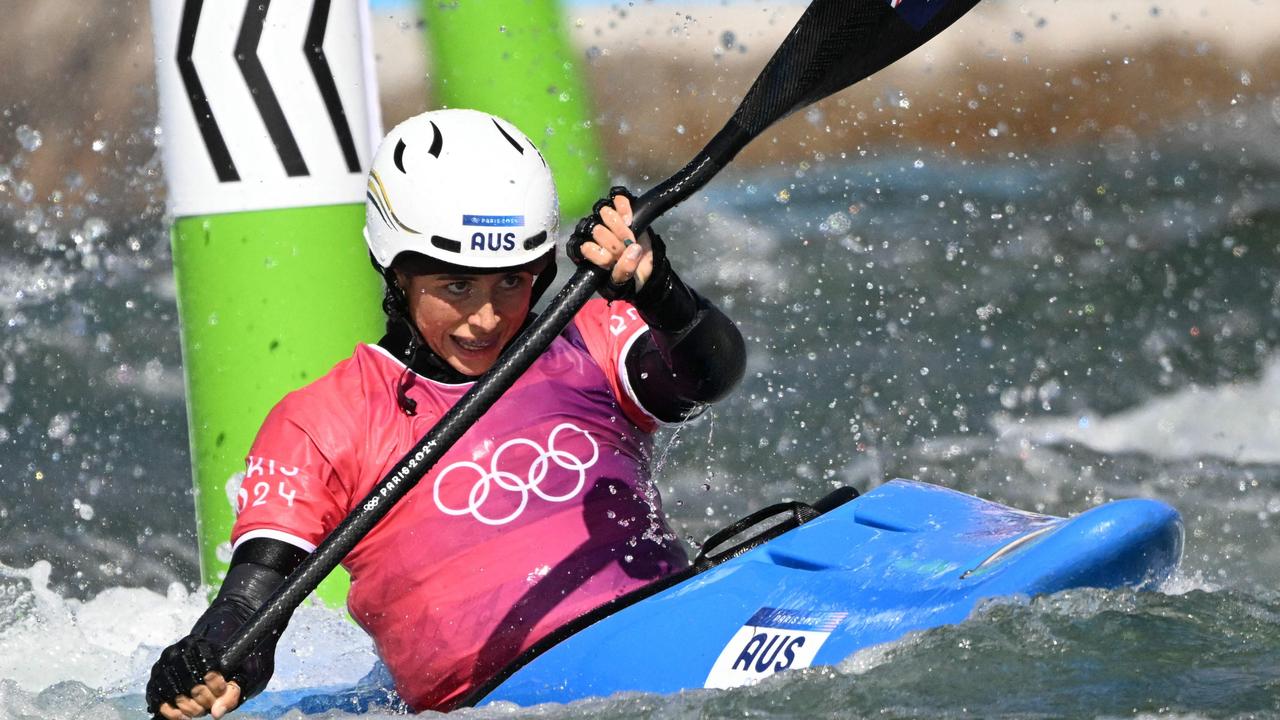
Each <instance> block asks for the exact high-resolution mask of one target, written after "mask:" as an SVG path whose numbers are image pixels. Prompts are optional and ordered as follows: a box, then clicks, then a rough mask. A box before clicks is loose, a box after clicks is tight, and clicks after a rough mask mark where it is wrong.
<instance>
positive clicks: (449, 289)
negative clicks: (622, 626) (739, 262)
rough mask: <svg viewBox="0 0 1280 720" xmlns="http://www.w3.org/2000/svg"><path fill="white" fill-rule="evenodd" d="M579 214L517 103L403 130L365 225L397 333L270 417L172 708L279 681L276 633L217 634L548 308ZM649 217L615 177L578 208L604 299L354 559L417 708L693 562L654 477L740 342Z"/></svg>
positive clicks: (174, 653) (573, 252)
mask: <svg viewBox="0 0 1280 720" xmlns="http://www.w3.org/2000/svg"><path fill="white" fill-rule="evenodd" d="M558 215H559V209H558V203H557V199H556V192H555V187H554V184H553V183H552V179H551V173H550V171H549V170H548V168H547V165H546V162H545V161H544V160H543V158H542V156H541V154H540V153H539V152H538V150H537V149H536V148H535V147H534V145H533V143H532V142H530V141H529V139H528V138H527V137H525V136H524V135H523V134H522V133H521V132H520V131H519V130H517V129H516V128H515V127H514V126H512V125H511V124H509V123H507V122H505V121H504V120H501V119H499V118H496V117H493V116H491V115H487V114H484V113H480V112H476V111H471V110H443V111H436V112H430V113H426V114H423V115H419V116H417V117H414V118H412V119H410V120H408V121H406V122H404V123H403V124H401V125H399V126H398V127H396V128H395V129H394V130H392V131H391V132H390V133H389V134H388V135H387V137H386V139H385V140H384V141H383V143H382V145H381V146H380V148H379V149H378V152H377V154H376V157H375V159H374V163H373V169H372V171H371V172H370V175H369V193H368V201H367V222H366V226H365V238H366V241H367V243H368V246H369V251H370V254H371V256H372V258H373V261H374V265H375V267H376V268H377V269H378V270H379V271H380V272H381V273H382V275H383V277H384V278H385V280H386V296H385V298H384V300H383V308H384V310H385V311H386V314H387V332H386V335H385V336H384V337H383V338H382V339H381V340H380V341H379V342H378V343H377V344H376V345H360V346H358V347H357V348H356V349H355V352H354V354H353V355H352V356H351V357H350V358H348V359H346V360H344V361H342V362H340V363H339V364H338V365H337V366H335V367H334V368H333V370H331V371H330V372H329V373H328V374H327V375H325V376H324V377H322V378H320V379H319V380H317V381H315V382H313V383H311V384H310V385H308V386H306V387H304V388H302V389H301V390H298V391H296V392H293V393H290V394H289V395H287V396H286V397H285V398H284V399H283V400H282V401H281V402H280V403H279V404H278V405H277V406H276V407H275V408H274V409H273V410H272V411H271V413H270V414H269V415H268V417H267V419H266V421H265V422H264V424H263V426H262V428H261V430H260V431H259V433H258V436H257V438H256V440H255V441H254V444H253V447H252V449H251V450H250V451H249V456H248V465H247V468H246V470H245V473H244V480H243V483H242V485H241V487H240V490H239V501H238V508H237V510H238V517H237V520H236V523H235V527H234V529H233V531H232V538H231V539H232V542H233V547H234V551H233V555H232V560H231V567H230V569H229V570H228V572H227V576H226V580H225V581H224V583H223V585H222V587H221V589H220V591H219V593H218V596H217V598H216V599H215V600H214V602H213V604H212V605H211V606H210V608H209V610H208V611H207V612H206V613H205V614H204V615H203V616H202V617H201V618H200V620H199V621H198V622H197V623H196V626H195V628H194V629H193V630H192V632H191V634H190V635H188V636H187V637H186V638H183V639H182V640H180V641H179V642H177V643H175V644H174V645H172V646H170V647H169V648H168V649H166V650H165V651H164V653H163V654H162V655H161V657H160V659H159V661H158V662H157V663H156V665H155V667H154V668H153V670H152V676H151V681H150V683H149V684H148V687H147V701H148V709H149V710H150V711H151V712H159V713H160V714H161V715H163V716H164V717H166V718H173V719H176V718H181V717H195V716H199V715H203V714H204V713H206V712H212V714H213V715H214V716H215V717H220V716H221V715H223V714H224V713H226V712H227V711H229V710H231V709H233V708H235V707H236V706H237V705H238V704H239V703H240V702H242V701H243V700H244V699H245V698H247V697H251V696H252V695H253V694H255V693H257V692H259V691H261V690H262V689H263V688H264V687H265V686H266V684H267V681H268V680H269V679H270V677H271V674H272V671H273V667H274V666H273V655H274V652H275V642H274V640H273V641H271V642H269V643H264V644H263V645H261V646H259V647H258V648H257V649H256V650H255V652H254V653H253V654H252V655H251V657H250V658H249V660H248V661H247V662H245V663H244V665H243V666H242V667H240V668H235V669H233V670H232V671H231V672H230V673H229V674H228V677H227V678H223V676H222V675H221V674H219V673H218V672H216V671H214V670H213V668H214V666H215V662H216V660H215V658H216V657H217V655H218V653H219V651H220V648H221V647H222V646H223V645H224V644H225V643H226V642H227V641H228V639H229V638H230V637H232V636H233V634H234V633H235V631H236V630H237V629H238V628H239V627H240V625H241V624H243V623H244V621H245V620H246V619H247V618H248V617H249V616H250V615H251V614H252V613H253V611H254V610H256V609H257V608H258V607H259V606H260V605H261V604H262V603H263V602H264V601H265V600H266V598H267V597H268V596H269V595H270V594H271V592H272V591H274V590H275V589H276V588H277V587H278V586H279V585H280V583H281V582H282V581H283V579H284V577H285V576H286V575H287V574H288V573H289V572H290V571H291V570H292V569H293V568H295V567H296V566H297V565H298V563H300V562H301V561H302V559H303V558H304V557H305V556H306V555H307V553H309V552H311V551H312V550H314V549H315V547H316V545H317V544H318V543H320V542H321V541H322V540H323V539H324V537H325V536H326V534H328V532H329V531H330V530H332V529H333V527H334V526H335V525H336V524H337V523H338V522H339V521H340V520H341V519H342V518H343V517H344V516H346V514H347V513H348V512H349V511H350V510H352V509H353V507H354V505H355V504H356V503H359V502H360V501H362V499H363V498H364V497H365V495H366V493H368V492H369V490H370V489H371V488H372V487H373V486H374V485H375V484H376V483H377V482H378V481H379V480H380V479H381V478H382V477H383V476H384V475H385V474H386V473H387V472H388V471H389V470H390V469H391V468H392V467H394V466H395V465H396V463H397V462H398V461H399V460H400V458H401V457H402V456H403V455H404V453H405V452H406V451H407V450H408V449H409V448H410V447H412V446H413V445H414V443H416V442H417V441H418V439H419V438H421V437H422V436H423V435H425V434H426V432H427V431H428V430H430V429H431V427H432V426H433V424H434V423H435V422H436V421H437V420H438V419H439V418H440V416H441V415H442V414H443V413H444V412H445V411H446V410H447V409H448V408H449V407H451V406H452V405H453V404H454V403H455V402H456V401H457V400H458V399H459V398H460V397H461V396H462V394H463V393H464V392H466V390H467V389H468V388H469V387H470V385H471V383H472V382H473V381H474V380H475V378H476V377H477V376H479V375H481V374H483V373H484V372H485V371H486V370H488V369H489V368H490V367H491V366H492V365H493V364H494V362H495V361H496V360H497V359H498V356H499V354H500V353H501V351H502V350H503V348H505V347H506V346H507V344H508V343H509V342H511V340H512V338H514V337H515V336H516V334H517V333H518V332H519V331H520V329H521V328H523V327H524V326H525V325H526V324H527V323H528V322H529V320H530V308H531V307H532V306H533V304H534V303H535V302H536V301H537V299H538V297H539V296H540V295H541V294H542V293H543V292H544V291H545V290H546V289H547V287H548V286H549V284H550V282H551V279H552V277H553V275H554V274H555V258H554V256H555V234H556V225H557V221H558ZM630 220H631V198H630V196H629V195H628V194H627V193H626V192H625V191H624V190H621V189H615V191H614V192H612V193H611V194H610V197H609V198H608V199H606V200H602V201H601V202H599V203H597V204H596V208H595V211H594V212H593V214H592V215H591V216H590V217H588V218H587V219H586V220H584V221H583V222H582V223H579V225H578V227H577V228H576V229H575V231H574V233H573V235H572V237H571V239H570V241H569V245H568V251H569V254H570V257H572V258H573V259H574V260H575V261H576V262H579V263H582V262H590V263H593V264H595V265H597V266H599V267H601V268H605V269H609V270H610V271H611V278H610V279H611V282H610V284H609V285H608V286H607V287H606V289H605V290H604V291H602V294H603V295H605V296H606V297H605V298H597V299H593V300H592V301H590V302H588V303H587V305H586V306H585V307H584V308H583V309H582V310H581V311H580V312H579V313H578V314H577V316H576V317H575V318H574V321H573V322H572V323H571V324H570V326H569V327H568V328H567V329H566V330H565V331H564V332H563V333H562V334H561V335H560V336H559V337H558V338H557V339H556V340H555V341H554V342H553V343H552V345H551V347H550V348H549V349H548V350H547V351H546V352H545V353H544V354H543V355H542V356H541V357H540V358H539V359H538V360H537V361H536V362H535V363H534V364H533V366H532V367H531V368H530V369H529V370H528V371H527V372H525V373H524V375H523V376H522V377H521V378H520V379H519V380H518V381H517V382H516V383H515V385H514V386H513V387H512V388H511V389H510V390H508V391H507V392H506V394H505V395H504V396H503V397H502V398H501V399H500V400H499V401H498V402H497V403H496V404H495V405H494V406H493V408H492V409H491V410H490V411H489V412H488V413H486V414H485V415H484V416H483V417H482V418H481V419H480V420H479V421H477V422H476V424H475V425H474V426H472V427H471V428H470V430H468V431H467V433H466V434H465V435H464V436H463V437H462V439H461V440H460V441H459V442H458V443H457V444H456V445H455V446H454V447H453V448H452V449H451V450H450V451H449V452H448V453H447V454H446V455H445V456H444V457H443V458H442V459H441V461H440V462H439V463H437V465H436V466H435V468H434V469H433V470H432V472H430V473H428V474H427V476H426V477H425V478H423V480H422V482H421V483H420V485H419V487H417V488H416V489H415V490H414V491H413V492H411V493H410V494H409V495H407V496H406V497H405V498H404V499H403V500H402V501H401V502H400V503H399V504H398V505H397V506H396V507H395V508H394V509H392V510H391V511H390V512H389V513H388V514H387V516H386V517H385V518H383V520H382V521H381V523H380V524H379V525H378V526H377V527H375V528H374V529H373V531H372V532H370V533H369V535H368V536H366V537H365V538H364V539H363V540H362V541H361V542H360V543H359V544H358V545H357V546H356V547H355V549H354V550H353V551H352V552H351V554H350V555H348V556H347V558H346V560H345V561H344V563H343V565H344V566H345V567H346V568H347V570H348V571H349V572H350V574H351V579H352V584H351V590H350V593H349V595H348V601H347V607H348V609H349V611H350V612H351V615H352V617H353V618H355V620H356V622H358V623H359V624H360V625H361V626H362V627H363V628H364V629H365V630H366V631H368V633H369V634H370V635H371V636H372V637H373V640H374V643H375V645H376V647H377V650H378V654H379V655H380V656H381V658H382V659H383V661H384V662H385V663H386V664H387V666H388V668H389V669H390V671H391V674H392V677H393V678H394V680H395V683H396V688H397V690H398V692H399V694H400V696H401V698H403V700H404V701H405V702H406V703H407V704H408V705H409V706H410V707H412V708H413V709H414V710H418V711H421V710H427V709H434V710H444V709H449V708H451V707H453V705H454V704H456V703H457V702H458V701H460V700H461V699H463V698H464V697H465V696H466V695H467V693H468V692H469V691H470V690H472V689H473V688H475V687H477V686H478V685H480V684H483V683H484V682H485V681H486V680H488V679H489V678H491V677H492V676H493V675H495V674H496V673H497V672H498V671H499V670H501V669H502V668H503V667H504V666H505V665H506V664H507V663H508V662H510V661H511V660H513V659H514V658H515V657H516V656H517V655H519V653H520V652H521V651H523V650H524V649H526V648H528V647H529V646H530V645H532V644H533V643H535V642H537V641H538V640H539V639H540V638H542V637H544V636H546V635H547V634H548V633H550V632H551V631H553V630H555V629H556V628H557V627H559V626H561V625H563V624H564V623H566V622H568V621H570V620H572V619H574V618H576V617H578V616H580V615H582V614H584V613H586V612H588V611H590V610H592V609H593V608H596V607H598V606H600V605H601V604H603V603H605V602H607V601H609V600H611V599H613V598H615V597H617V596H619V595H622V594H624V593H627V592H629V591H631V590H635V589H637V588H639V587H641V586H643V585H645V584H647V583H649V582H652V581H653V580H656V579H658V578H661V577H663V576H665V575H667V574H670V573H672V572H674V571H676V570H679V569H680V568H682V567H684V566H685V565H686V564H687V559H686V557H685V554H684V551H683V549H682V547H681V545H680V543H679V541H678V539H677V538H676V537H675V535H674V533H672V531H671V530H670V528H669V527H668V525H667V523H666V520H665V518H664V516H663V513H662V508H661V504H660V499H659V495H658V491H657V488H656V487H655V486H654V484H653V483H652V482H651V480H650V476H649V472H650V452H651V447H652V434H653V433H654V431H655V430H656V429H657V428H658V427H659V425H660V424H661V423H663V422H677V421H680V420H682V419H684V418H686V417H688V416H689V415H690V414H691V413H693V412H696V411H697V409H698V408H700V407H702V406H703V405H705V404H706V403H709V402H711V401H714V400H717V399H719V398H721V397H723V396H724V395H725V394H726V393H727V392H728V391H729V390H730V389H731V388H732V387H733V386H734V384H735V383H736V382H737V381H738V380H739V379H740V378H741V376H742V373H743V369H744V363H745V356H744V348H743V341H742V337H741V335H740V334H739V332H738V330H737V328H736V327H735V326H734V324H733V323H732V321H730V320H729V319H728V318H727V317H726V316H725V315H724V314H723V313H722V312H720V311H719V310H718V309H716V308H715V307H714V306H713V305H712V304H711V303H710V302H708V301H707V300H706V299H705V298H702V297H701V296H699V295H698V294H696V293H695V292H693V291H692V290H691V289H689V288H688V287H687V286H686V285H685V284H684V283H683V282H682V281H681V280H680V279H679V278H678V277H677V276H676V274H675V272H673V271H672V269H671V265H670V262H669V261H668V259H667V257H666V255H665V252H664V246H663V243H662V241H661V240H660V239H659V238H658V236H657V235H656V234H652V233H646V234H645V235H644V236H643V237H641V238H639V239H638V240H637V239H636V238H635V236H634V234H633V233H632V232H631V230H630V229H629V227H628V225H629V223H630ZM298 322H304V323H305V322H320V323H323V322H326V320H325V318H323V317H311V318H298Z"/></svg>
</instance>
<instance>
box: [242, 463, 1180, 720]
mask: <svg viewBox="0 0 1280 720" xmlns="http://www.w3.org/2000/svg"><path fill="white" fill-rule="evenodd" d="M849 495H850V496H852V495H854V493H852V492H850V493H849ZM777 532H778V531H777V530H773V531H770V530H766V531H765V532H764V533H761V536H762V537H761V538H760V540H761V541H762V542H760V544H758V545H756V546H754V547H752V548H751V549H748V550H746V551H745V552H742V553H741V554H737V552H734V551H730V552H726V553H723V554H722V555H721V556H720V557H715V556H713V557H712V562H719V564H717V565H714V566H713V567H710V568H708V569H703V568H704V567H705V566H706V565H708V564H710V563H707V562H701V563H699V565H700V566H699V567H697V568H694V569H691V570H690V571H687V572H686V573H682V574H681V575H679V576H677V577H672V578H669V579H668V580H665V581H659V583H657V584H655V585H654V586H651V587H649V588H645V589H642V590H640V591H638V592H636V593H633V594H632V595H628V596H624V597H622V598H619V599H618V600H615V601H614V602H612V603H609V604H608V605H607V606H605V607H603V608H601V609H600V610H598V611H596V612H593V613H591V614H590V615H588V616H586V617H584V618H582V619H580V620H579V621H578V622H575V623H573V624H571V625H570V626H569V627H566V628H563V629H562V630H561V631H557V632H556V633H554V634H553V635H552V636H551V637H549V638H546V639H545V640H544V641H543V642H540V643H538V644H537V645H535V646H534V647H532V648H530V649H529V650H528V651H526V652H525V653H524V654H523V655H521V657H520V658H518V659H517V660H516V661H515V662H514V663H512V665H511V666H509V667H508V668H507V670H506V671H505V672H503V673H502V674H500V675H499V676H498V677H496V678H495V679H494V680H493V681H492V682H490V683H489V684H487V685H486V686H484V687H481V688H479V689H478V690H477V691H476V692H475V693H473V694H472V695H471V696H470V697H469V698H468V699H467V701H466V702H465V703H464V704H466V705H472V704H481V705H482V704H488V703H491V702H499V701H502V702H513V703H516V704H519V705H534V704H538V703H544V702H561V703H563V702H570V701H573V700H576V699H579V698H585V697H591V696H607V695H612V694H614V693H617V692H621V691H639V692H653V693H672V692H677V691H680V690H684V689H688V688H700V687H711V688H723V687H733V686H738V685H746V684H751V683H754V682H758V681H759V680H761V679H763V678H766V677H769V676H770V675H773V674H775V673H777V672H781V671H783V670H788V669H795V668H802V667H809V666H816V665H830V664H835V663H838V662H840V661H842V660H844V659H845V658H847V657H849V656H850V655H852V654H853V653H855V652H857V651H858V650H860V649H863V648H866V647H870V646H873V645H877V644H880V643H885V642H890V641H893V640H897V639H899V638H901V637H902V636H903V635H905V634H906V633H909V632H912V631H915V630H923V629H927V628H931V627H937V626H939V625H945V624H952V623H958V622H961V621H963V620H964V619H965V618H966V617H968V615H969V614H970V613H971V612H972V610H973V608H974V607H975V606H976V605H977V604H978V603H980V602H981V601H982V600H984V599H987V598H993V597H1000V596H1010V595H1026V596H1030V595H1037V594H1044V593H1052V592H1057V591H1060V590H1065V589H1069V588H1076V587H1100V588H1115V587H1122V586H1129V587H1136V588H1146V587H1152V586H1154V585H1156V584H1158V583H1160V582H1162V581H1163V580H1164V579H1166V578H1167V577H1168V576H1169V575H1170V574H1172V572H1173V571H1174V570H1175V569H1176V568H1177V565H1178V562H1179V559H1180V558H1181V554H1182V541H1183V529H1182V521H1181V518H1180V517H1179V515H1178V513H1177V511H1176V510H1174V509H1173V508H1172V507H1170V506H1168V505H1166V504H1164V503H1161V502H1158V501H1154V500H1141V499H1138V500H1119V501H1115V502H1110V503H1106V504H1104V505H1101V506H1098V507H1095V508H1092V509H1090V510H1088V511H1086V512H1083V513H1081V514H1079V515H1076V516H1074V517H1072V518H1059V517H1054V516H1049V515H1040V514H1036V513H1030V512H1025V511H1021V510H1016V509H1013V508H1009V507H1006V506H1003V505H1000V504H998V503H993V502H989V501H986V500H982V499H980V498H977V497H974V496H971V495H966V494H964V493H960V492H957V491H954V490H948V489H946V488H942V487H938V486H934V485H928V484H925V483H919V482H914V481H908V480H893V481H891V482H888V483H886V484H884V485H881V486H880V487H878V488H876V489H875V490H873V491H871V492H868V493H867V494H866V495H863V496H860V497H856V498H854V499H852V500H849V501H848V502H844V503H843V504H840V505H838V506H836V507H834V508H831V509H829V510H828V511H827V512H825V513H824V514H821V515H819V516H817V517H816V518H813V519H809V520H807V521H805V522H803V524H801V525H800V526H799V527H795V528H793V529H790V530H788V531H786V532H784V533H782V534H777ZM775 534H776V535H777V536H776V537H773V535H775ZM750 544H751V543H746V545H750ZM308 695H309V696H308ZM397 702H398V698H396V697H395V695H394V691H393V690H391V689H390V683H389V677H388V676H387V675H386V672H385V668H381V667H379V668H378V669H375V672H374V673H373V674H371V676H370V677H369V678H367V679H366V680H365V681H364V682H362V683H361V684H360V686H357V687H356V688H352V689H349V690H346V691H341V692H323V691H321V692H312V693H310V694H307V693H304V692H299V691H294V692H290V693H268V694H267V695H265V696H262V697H259V698H255V699H254V701H252V707H253V708H254V709H255V710H256V711H258V712H263V710H264V709H265V708H277V709H278V710H279V711H280V712H283V711H284V710H285V709H287V708H299V709H303V710H305V711H306V712H321V711H324V710H326V709H329V708H341V709H344V710H346V711H348V712H353V711H354V712H360V711H363V710H365V709H367V708H369V707H370V706H371V705H372V706H381V707H386V706H388V705H391V706H392V707H394V706H395V705H396V703H397ZM268 714H275V713H268Z"/></svg>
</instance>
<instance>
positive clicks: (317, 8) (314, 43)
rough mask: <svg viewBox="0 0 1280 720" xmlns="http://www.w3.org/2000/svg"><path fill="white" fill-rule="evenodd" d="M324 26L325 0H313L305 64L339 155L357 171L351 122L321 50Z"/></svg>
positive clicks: (327, 11) (326, 22) (350, 168)
mask: <svg viewBox="0 0 1280 720" xmlns="http://www.w3.org/2000/svg"><path fill="white" fill-rule="evenodd" d="M328 27H329V0H316V4H315V5H313V6H312V8H311V23H310V24H309V25H307V39H306V45H305V46H304V47H305V49H306V52H307V64H308V65H310V66H311V74H312V75H313V76H315V79H316V87H317V88H319V89H320V97H321V98H323V99H324V109H325V110H327V111H328V112H329V121H330V122H332V123H333V131H334V133H336V134H337V135H338V144H339V145H341V146H342V156H343V157H344V158H346V160H347V172H353V173H358V172H360V157H359V155H357V154H356V141H355V138H353V137H351V126H350V125H348V124H347V111H346V109H345V108H343V107H342V98H341V97H340V96H339V95H338V85H337V83H335V82H334V80H333V71H332V70H331V69H330V68H329V58H327V57H325V54H324V34H325V30H326V29H328Z"/></svg>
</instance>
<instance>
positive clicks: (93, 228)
mask: <svg viewBox="0 0 1280 720" xmlns="http://www.w3.org/2000/svg"><path fill="white" fill-rule="evenodd" d="M110 229H111V226H110V225H108V224H107V221H106V220H103V219H102V218H100V217H91V218H89V219H87V220H85V221H84V236H85V237H86V238H88V239H89V240H97V239H98V238H101V237H102V236H103V235H106V234H107V232H108V231H109V230H110Z"/></svg>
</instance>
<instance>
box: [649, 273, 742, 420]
mask: <svg viewBox="0 0 1280 720" xmlns="http://www.w3.org/2000/svg"><path fill="white" fill-rule="evenodd" d="M635 306H636V310H638V311H639V312H640V317H642V318H644V321H645V322H646V323H648V325H649V332H648V333H646V334H645V335H643V336H641V337H640V339H639V340H637V341H636V343H635V344H634V345H632V346H631V349H630V351H628V353H627V357H626V358H625V360H624V362H625V363H626V368H627V374H628V376H629V377H630V378H631V381H632V389H633V390H635V393H636V399H638V400H639V401H640V404H641V405H642V406H643V407H644V409H645V410H647V411H648V412H649V413H650V414H651V415H653V416H654V417H656V418H658V419H659V420H662V421H664V422H679V421H680V420H683V419H684V418H686V417H688V416H689V415H690V414H691V413H693V412H694V411H696V410H697V408H698V407H699V406H701V405H704V404H706V403H710V402H714V401H716V400H719V399H720V398H722V397H724V396H725V395H727V394H728V393H729V391H730V390H732V389H733V387H734V386H735V385H737V384H738V381H739V380H741V379H742V375H743V373H744V372H745V370H746V364H747V353H746V345H745V343H744V342H743V340H742V333H740V332H738V327H737V326H736V325H734V323H733V321H732V320H730V319H729V318H728V316H726V315H725V314H724V313H723V312H721V311H720V309H719V308H717V307H716V306H715V305H712V304H711V302H710V301H708V300H707V299H706V298H703V297H702V296H700V295H698V294H697V293H695V292H694V291H693V290H692V289H690V288H689V287H688V286H686V285H685V284H684V282H683V281H681V280H680V278H679V277H677V276H676V274H675V272H674V271H672V270H671V266H670V264H669V263H667V262H666V259H665V258H663V260H662V262H661V263H660V264H659V266H658V267H656V268H655V269H654V273H653V276H652V277H650V278H649V281H648V282H646V283H645V284H644V287H642V288H640V291H639V292H638V293H637V294H636V298H635Z"/></svg>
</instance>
